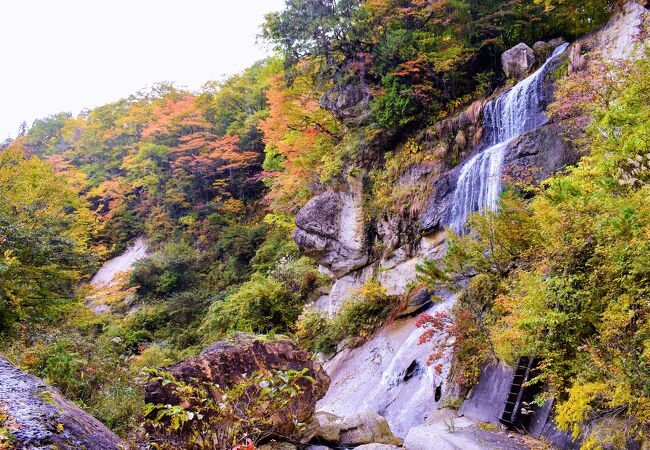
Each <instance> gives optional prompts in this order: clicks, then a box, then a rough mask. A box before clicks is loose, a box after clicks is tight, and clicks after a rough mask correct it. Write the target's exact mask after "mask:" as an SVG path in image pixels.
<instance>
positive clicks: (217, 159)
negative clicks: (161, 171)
mask: <svg viewBox="0 0 650 450" xmlns="http://www.w3.org/2000/svg"><path fill="white" fill-rule="evenodd" d="M180 141H181V144H180V145H179V146H177V147H176V148H174V149H172V152H173V153H176V154H182V155H183V156H180V157H178V158H177V159H176V160H175V161H174V165H175V166H182V167H185V168H187V169H189V170H190V171H192V172H198V173H200V174H202V175H208V174H215V173H219V172H223V171H226V170H230V169H243V168H246V167H248V166H250V165H252V164H255V162H256V161H257V158H258V154H257V153H255V152H250V151H241V150H240V149H239V136H237V135H230V134H227V135H225V136H223V137H218V136H216V135H215V134H213V133H210V132H206V131H200V132H196V133H192V134H189V135H186V136H183V137H181V138H180Z"/></svg>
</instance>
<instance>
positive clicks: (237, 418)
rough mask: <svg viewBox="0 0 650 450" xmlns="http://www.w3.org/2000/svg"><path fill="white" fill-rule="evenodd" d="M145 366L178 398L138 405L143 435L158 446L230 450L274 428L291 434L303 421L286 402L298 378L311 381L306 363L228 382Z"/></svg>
mask: <svg viewBox="0 0 650 450" xmlns="http://www.w3.org/2000/svg"><path fill="white" fill-rule="evenodd" d="M149 372H150V373H151V374H152V375H153V377H152V378H151V380H150V381H155V382H159V383H160V384H161V385H162V386H171V389H172V391H173V393H174V395H175V396H176V397H177V399H178V401H177V402H176V404H173V405H172V404H153V403H148V404H146V405H145V407H144V414H145V423H144V425H145V426H146V427H147V428H148V429H149V430H151V433H150V435H149V439H150V441H151V442H152V443H153V444H154V445H155V446H156V447H157V448H162V449H189V450H194V449H197V450H198V449H201V450H202V449H210V450H217V449H218V450H231V449H232V448H233V447H235V446H236V445H237V444H240V443H242V442H245V441H247V440H250V441H251V442H250V443H251V444H252V443H257V442H259V441H260V439H263V438H265V437H268V436H270V435H271V434H273V435H277V434H278V433H282V434H284V435H285V436H284V437H285V438H288V439H291V438H292V437H295V436H293V434H294V432H295V431H296V430H297V429H299V428H301V427H302V426H303V424H300V423H298V421H297V419H296V417H294V416H292V414H291V413H290V412H288V411H290V409H289V405H290V403H291V402H292V400H293V399H295V398H296V397H298V396H299V395H301V394H302V392H303V388H302V387H301V383H304V381H303V380H306V381H309V382H312V383H313V382H314V379H313V378H311V377H309V376H307V375H305V374H306V372H307V369H303V370H302V371H296V370H288V371H284V372H282V371H273V372H271V371H258V372H255V373H253V374H252V375H250V376H246V377H244V378H242V379H241V380H240V381H239V382H238V383H236V384H235V385H234V386H233V387H230V388H226V387H223V386H219V385H217V384H212V383H198V382H195V383H186V382H183V381H177V380H176V379H175V378H174V376H173V375H172V374H170V373H167V372H163V371H160V370H149ZM279 417H282V418H283V420H282V423H281V424H279V423H277V421H278V418H279ZM285 427H286V428H285Z"/></svg>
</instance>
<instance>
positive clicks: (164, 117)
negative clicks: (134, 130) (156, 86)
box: [142, 94, 210, 138]
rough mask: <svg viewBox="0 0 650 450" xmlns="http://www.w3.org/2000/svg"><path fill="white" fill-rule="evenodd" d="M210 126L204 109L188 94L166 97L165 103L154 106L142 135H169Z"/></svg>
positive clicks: (146, 136)
mask: <svg viewBox="0 0 650 450" xmlns="http://www.w3.org/2000/svg"><path fill="white" fill-rule="evenodd" d="M197 128H198V129H202V128H210V123H209V122H208V121H207V120H206V119H205V117H204V116H203V110H202V109H201V108H199V107H198V106H197V104H196V98H195V97H194V96H193V95H190V94H186V95H183V96H182V97H180V98H179V99H172V98H169V97H167V98H165V99H164V103H163V104H161V105H157V106H154V108H153V110H152V117H151V120H150V121H149V124H148V126H147V127H146V128H145V129H144V130H142V137H144V138H148V137H154V136H156V135H161V134H162V135H169V134H175V133H179V134H180V133H182V132H183V131H185V132H187V131H192V130H194V129H197Z"/></svg>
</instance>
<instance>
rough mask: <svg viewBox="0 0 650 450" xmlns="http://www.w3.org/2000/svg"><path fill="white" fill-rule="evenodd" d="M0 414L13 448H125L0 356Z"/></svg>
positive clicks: (114, 438) (98, 426) (93, 419)
mask: <svg viewBox="0 0 650 450" xmlns="http://www.w3.org/2000/svg"><path fill="white" fill-rule="evenodd" d="M0 412H1V413H3V414H4V415H6V416H8V419H7V420H6V421H5V423H4V424H2V423H0V426H4V427H7V429H8V430H9V434H10V437H11V439H12V441H11V443H12V444H13V446H14V448H16V449H30V450H31V449H33V450H40V449H42V450H45V449H52V448H55V449H61V450H64V449H70V450H76V449H81V448H83V449H87V450H118V449H121V448H126V447H124V445H123V443H122V442H121V441H120V439H119V438H118V437H117V436H116V435H115V434H113V432H111V431H110V430H109V429H108V428H106V427H105V426H104V425H103V424H102V423H101V422H99V421H98V420H97V419H95V418H94V417H92V416H91V415H90V414H88V413H86V412H85V411H82V410H81V409H80V408H78V407H77V406H76V405H75V404H74V403H72V402H71V401H69V400H67V399H66V398H64V397H63V396H62V395H61V393H60V392H59V391H58V390H56V389H54V388H52V387H50V386H48V385H46V384H45V383H44V382H43V381H42V380H40V379H38V378H36V377H35V376H33V375H28V374H26V373H24V372H21V371H20V370H18V369H17V368H16V367H14V366H13V365H12V364H11V363H10V362H9V361H7V360H6V359H4V358H2V357H0ZM0 447H2V441H1V440H0ZM3 448H4V447H3ZM10 448H11V447H10Z"/></svg>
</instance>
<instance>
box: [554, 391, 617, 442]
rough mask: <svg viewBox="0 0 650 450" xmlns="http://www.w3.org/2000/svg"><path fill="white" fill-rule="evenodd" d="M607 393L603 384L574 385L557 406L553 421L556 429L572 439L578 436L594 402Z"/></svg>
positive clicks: (592, 408)
mask: <svg viewBox="0 0 650 450" xmlns="http://www.w3.org/2000/svg"><path fill="white" fill-rule="evenodd" d="M607 393H608V388H607V384H605V383H585V384H575V385H574V386H572V387H571V388H570V389H569V398H568V400H566V401H565V402H562V403H559V404H558V405H557V415H556V417H555V420H556V422H557V425H558V428H560V430H564V431H570V432H571V434H572V436H573V437H574V438H577V437H578V436H580V433H581V431H582V429H581V424H582V423H583V422H584V421H585V420H587V418H588V417H589V413H590V412H591V411H593V410H594V406H595V404H594V402H595V401H596V400H597V399H599V398H601V397H602V396H605V395H606V394H607Z"/></svg>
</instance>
